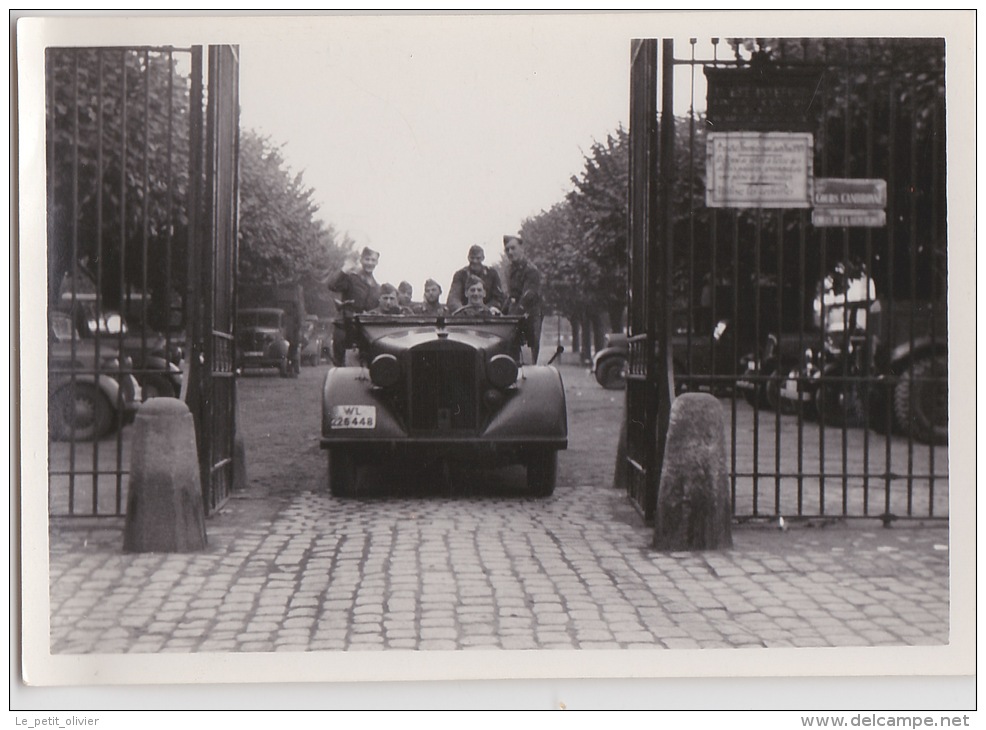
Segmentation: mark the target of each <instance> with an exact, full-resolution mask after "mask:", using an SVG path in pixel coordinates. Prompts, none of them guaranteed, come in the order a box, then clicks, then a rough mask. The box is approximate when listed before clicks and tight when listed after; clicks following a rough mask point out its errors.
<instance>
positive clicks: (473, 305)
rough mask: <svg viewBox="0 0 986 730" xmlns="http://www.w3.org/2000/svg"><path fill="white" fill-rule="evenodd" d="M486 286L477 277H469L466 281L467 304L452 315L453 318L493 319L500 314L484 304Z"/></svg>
mask: <svg viewBox="0 0 986 730" xmlns="http://www.w3.org/2000/svg"><path fill="white" fill-rule="evenodd" d="M485 299H486V285H485V284H483V280H482V279H480V278H479V277H478V276H470V277H469V279H468V280H467V281H466V301H467V304H465V305H463V306H461V307H459V308H458V309H456V310H455V311H454V312H453V313H452V316H453V317H460V316H469V317H495V316H497V315H498V314H499V313H500V312H499V311H498V310H495V309H493V308H492V307H489V306H487V305H486V304H485Z"/></svg>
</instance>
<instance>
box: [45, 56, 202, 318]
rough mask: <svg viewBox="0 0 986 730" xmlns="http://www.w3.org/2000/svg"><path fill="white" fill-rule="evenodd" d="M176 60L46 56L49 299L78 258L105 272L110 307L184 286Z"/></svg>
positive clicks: (184, 114)
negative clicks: (131, 296) (140, 292)
mask: <svg viewBox="0 0 986 730" xmlns="http://www.w3.org/2000/svg"><path fill="white" fill-rule="evenodd" d="M179 56H180V54H177V53H173V52H171V51H168V50H159V51H153V50H133V49H115V48H98V49H97V48H53V49H49V50H48V51H47V55H46V67H45V68H46V92H47V114H46V125H47V145H48V157H47V174H48V263H49V267H48V269H49V296H50V297H52V298H55V297H57V296H58V287H59V285H60V283H61V280H62V277H63V275H64V274H65V273H66V272H68V271H70V270H71V269H72V266H73V259H75V260H77V261H80V262H81V263H83V264H84V265H85V266H86V267H87V268H89V269H90V270H91V271H94V272H99V278H100V284H101V287H102V291H101V294H102V296H103V297H104V298H105V299H106V300H107V301H109V302H113V301H117V300H121V299H122V298H123V297H124V295H125V294H126V293H127V292H128V291H131V290H133V289H148V290H150V291H151V293H152V294H153V295H160V294H163V291H164V289H165V287H166V286H167V285H169V284H170V287H171V288H172V289H178V290H180V289H182V288H184V281H185V273H186V272H185V268H184V265H183V264H182V263H181V262H183V261H184V256H185V251H186V250H187V230H188V220H189V219H188V207H187V203H188V187H189V153H190V145H189V108H190V102H189V80H188V77H187V75H184V74H182V73H181V72H180V71H179ZM145 276H146V279H147V280H146V281H145ZM160 299H162V300H163V297H161V298H160Z"/></svg>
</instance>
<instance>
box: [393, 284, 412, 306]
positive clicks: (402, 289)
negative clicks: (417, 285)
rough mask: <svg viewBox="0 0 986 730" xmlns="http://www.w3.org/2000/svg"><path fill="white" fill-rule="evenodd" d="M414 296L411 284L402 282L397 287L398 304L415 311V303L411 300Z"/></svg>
mask: <svg viewBox="0 0 986 730" xmlns="http://www.w3.org/2000/svg"><path fill="white" fill-rule="evenodd" d="M413 296H414V287H413V286H411V283H410V282H407V281H402V282H401V283H400V284H398V285H397V303H398V304H400V305H401V306H402V307H407V308H408V309H411V310H413V309H414V302H412V301H411V298H412V297H413Z"/></svg>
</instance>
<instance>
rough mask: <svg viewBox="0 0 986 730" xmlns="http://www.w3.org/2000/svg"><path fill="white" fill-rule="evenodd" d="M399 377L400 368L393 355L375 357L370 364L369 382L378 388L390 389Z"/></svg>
mask: <svg viewBox="0 0 986 730" xmlns="http://www.w3.org/2000/svg"><path fill="white" fill-rule="evenodd" d="M400 377H401V366H400V363H398V362H397V358H396V357H394V356H393V355H377V356H376V357H375V358H373V362H371V363H370V381H371V382H372V383H373V384H374V385H376V386H377V387H379V388H390V387H391V386H393V385H396V384H397V381H398V380H400Z"/></svg>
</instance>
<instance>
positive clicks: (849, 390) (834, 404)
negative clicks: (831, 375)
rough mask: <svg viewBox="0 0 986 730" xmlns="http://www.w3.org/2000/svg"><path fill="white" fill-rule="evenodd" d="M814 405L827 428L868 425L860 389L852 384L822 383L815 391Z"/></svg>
mask: <svg viewBox="0 0 986 730" xmlns="http://www.w3.org/2000/svg"><path fill="white" fill-rule="evenodd" d="M814 405H815V411H816V412H817V413H818V417H819V419H820V420H821V421H822V423H824V424H825V425H826V426H832V427H834V428H850V427H855V426H865V425H866V423H867V418H866V414H865V413H864V412H863V399H862V395H861V393H860V390H859V387H858V386H857V385H854V384H853V383H851V382H845V383H837V382H830V383H825V382H822V383H821V384H819V386H818V390H816V391H815V397H814Z"/></svg>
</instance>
